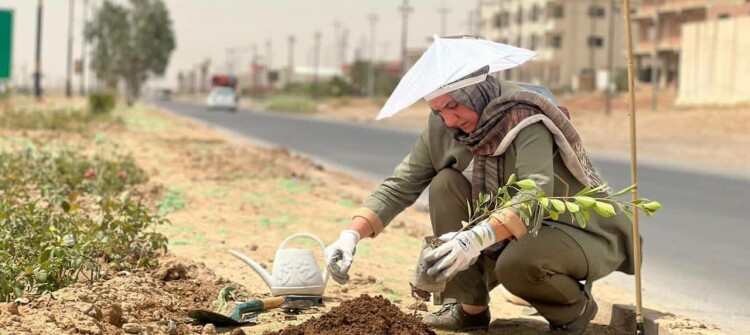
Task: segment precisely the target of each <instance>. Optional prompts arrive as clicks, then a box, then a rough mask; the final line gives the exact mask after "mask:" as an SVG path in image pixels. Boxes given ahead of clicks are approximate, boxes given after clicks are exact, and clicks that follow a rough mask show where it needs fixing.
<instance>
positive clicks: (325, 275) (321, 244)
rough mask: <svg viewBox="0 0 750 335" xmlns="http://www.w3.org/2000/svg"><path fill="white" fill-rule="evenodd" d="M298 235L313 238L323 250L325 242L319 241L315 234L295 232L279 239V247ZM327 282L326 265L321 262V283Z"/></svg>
mask: <svg viewBox="0 0 750 335" xmlns="http://www.w3.org/2000/svg"><path fill="white" fill-rule="evenodd" d="M298 237H307V238H309V239H312V240H315V241H316V242H318V244H319V245H320V250H323V251H325V249H326V245H325V243H323V241H321V240H320V239H319V238H318V237H317V236H315V235H313V234H310V233H297V234H292V235H290V236H289V237H287V238H286V239H284V240H283V241H281V244H279V249H282V248H284V247H286V244H287V243H289V241H291V240H293V239H295V238H298ZM327 282H328V267H326V266H325V264H323V283H327Z"/></svg>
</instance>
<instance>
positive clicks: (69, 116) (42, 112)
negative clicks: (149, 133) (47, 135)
mask: <svg viewBox="0 0 750 335" xmlns="http://www.w3.org/2000/svg"><path fill="white" fill-rule="evenodd" d="M94 122H119V119H118V118H115V117H113V116H112V115H111V114H109V113H106V114H92V113H89V112H88V111H87V110H85V109H82V108H79V107H73V106H57V107H49V108H39V107H36V108H25V107H22V108H9V109H6V110H3V111H2V112H1V113H0V126H2V127H4V128H8V129H29V130H41V129H44V130H59V131H74V132H81V131H83V130H86V129H88V126H89V124H91V123H94Z"/></svg>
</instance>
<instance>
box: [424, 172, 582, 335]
mask: <svg viewBox="0 0 750 335" xmlns="http://www.w3.org/2000/svg"><path fill="white" fill-rule="evenodd" d="M470 198H471V183H470V182H469V181H468V180H466V178H465V177H464V176H463V175H462V174H461V173H460V172H458V171H456V170H454V169H444V170H441V171H440V172H439V173H438V174H437V176H436V177H435V178H434V179H433V181H432V183H431V184H430V190H429V202H430V220H431V221H432V231H433V233H434V234H435V236H440V235H442V234H445V233H448V232H452V231H457V230H458V229H460V228H461V221H462V220H464V221H468V218H469V217H468V215H469V214H468V211H467V208H466V206H467V202H466V200H467V199H470ZM587 274H588V262H587V260H586V256H585V255H584V253H583V250H582V249H581V247H580V246H579V245H578V243H577V242H576V241H575V240H573V238H571V237H570V236H569V235H568V234H566V233H565V232H563V231H561V230H559V229H555V228H553V227H550V226H543V227H542V228H541V229H540V230H539V233H538V234H537V236H532V235H531V234H527V235H525V236H524V237H523V238H521V239H520V240H518V241H512V242H510V243H509V244H508V245H507V247H506V248H505V249H504V250H503V251H502V253H500V256H499V257H498V258H497V260H495V259H493V258H491V257H487V256H485V255H480V256H479V258H478V259H477V262H476V263H474V264H473V265H472V266H471V267H469V268H468V269H466V270H464V271H462V272H460V273H459V274H457V275H456V276H455V277H454V278H453V279H451V280H450V281H449V282H448V285H447V287H446V289H445V291H443V292H442V293H440V294H437V295H436V296H435V303H437V304H446V303H464V304H469V305H480V306H481V305H488V304H489V302H490V297H489V292H490V291H491V290H492V289H493V288H495V287H496V286H498V285H503V286H505V288H506V289H507V290H508V291H509V292H511V293H513V294H515V295H516V296H518V297H520V298H522V299H524V300H526V301H528V302H529V303H530V304H531V305H532V306H534V307H535V308H536V309H537V311H539V313H540V314H541V315H542V316H543V317H544V318H545V319H547V321H549V322H550V323H552V324H555V325H563V324H567V323H569V322H571V321H573V320H574V319H575V318H576V317H578V316H579V315H580V313H581V311H583V308H584V306H585V304H586V295H585V293H584V287H583V284H582V283H581V280H583V279H584V278H586V276H587Z"/></svg>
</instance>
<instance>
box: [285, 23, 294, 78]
mask: <svg viewBox="0 0 750 335" xmlns="http://www.w3.org/2000/svg"><path fill="white" fill-rule="evenodd" d="M287 42H288V43H289V47H288V49H289V50H288V51H289V55H288V59H287V66H288V70H287V78H286V83H287V85H289V84H290V83H291V82H292V76H293V75H294V35H289V38H288V39H287Z"/></svg>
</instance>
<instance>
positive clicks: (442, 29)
mask: <svg viewBox="0 0 750 335" xmlns="http://www.w3.org/2000/svg"><path fill="white" fill-rule="evenodd" d="M450 12H451V10H450V9H449V8H447V7H445V2H443V5H442V7H440V8H438V13H439V14H440V36H445V35H446V21H445V19H446V16H447V15H448V13H450Z"/></svg>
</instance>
